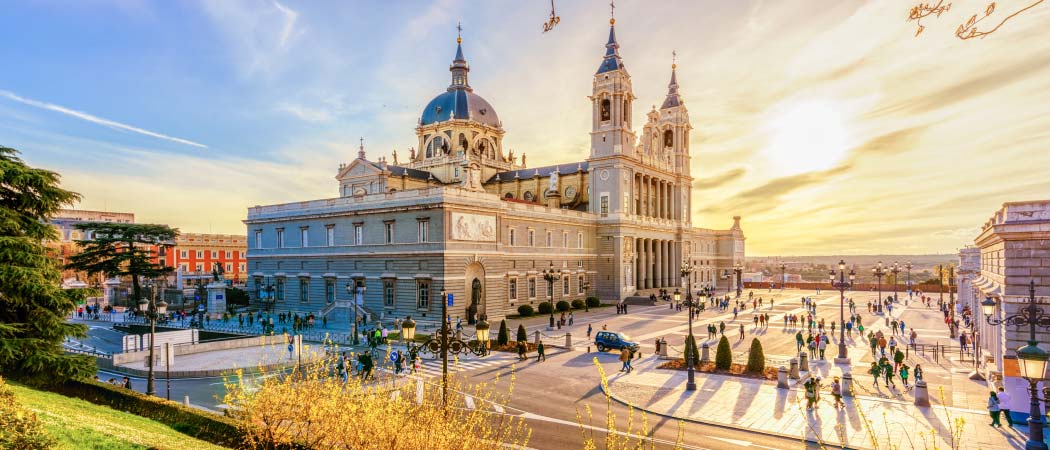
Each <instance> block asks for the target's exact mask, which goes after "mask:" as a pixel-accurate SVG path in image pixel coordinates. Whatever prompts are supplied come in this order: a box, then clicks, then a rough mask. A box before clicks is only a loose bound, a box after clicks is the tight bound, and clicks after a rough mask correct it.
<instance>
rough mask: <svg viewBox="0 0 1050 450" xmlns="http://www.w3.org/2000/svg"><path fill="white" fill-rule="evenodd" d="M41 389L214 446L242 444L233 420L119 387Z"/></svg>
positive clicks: (82, 384) (90, 384) (84, 384)
mask: <svg viewBox="0 0 1050 450" xmlns="http://www.w3.org/2000/svg"><path fill="white" fill-rule="evenodd" d="M43 389H46V390H49V391H51V392H55V393H58V394H62V395H65V396H67V397H74V398H79V399H81V400H85V401H88V402H91V403H94V404H96V405H102V406H108V407H110V408H113V409H116V410H119V411H124V412H128V413H131V414H135V415H137V416H142V417H145V418H147V419H151V420H155V421H157V422H161V423H165V424H168V425H170V426H171V428H172V429H174V430H176V431H178V432H180V433H182V434H186V435H189V436H193V437H195V438H197V439H200V440H203V441H208V442H211V443H213V444H216V445H221V446H225V447H233V448H238V447H240V445H241V444H242V443H243V442H244V433H243V432H242V430H241V424H240V423H239V422H238V421H236V420H234V419H231V418H229V417H224V416H220V415H218V414H213V413H210V412H207V411H202V410H199V409H195V408H190V407H187V406H183V405H181V404H179V403H176V402H173V401H168V400H164V399H162V398H160V397H151V396H147V395H145V394H141V393H138V392H135V391H132V390H129V389H125V388H123V387H117V386H112V385H109V384H106V383H100V382H96V381H80V380H69V381H66V382H64V383H61V384H55V385H50V386H43Z"/></svg>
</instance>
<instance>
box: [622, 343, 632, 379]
mask: <svg viewBox="0 0 1050 450" xmlns="http://www.w3.org/2000/svg"><path fill="white" fill-rule="evenodd" d="M620 362H621V363H623V365H622V366H621V367H620V372H627V373H631V350H630V349H628V348H627V347H624V348H622V349H620Z"/></svg>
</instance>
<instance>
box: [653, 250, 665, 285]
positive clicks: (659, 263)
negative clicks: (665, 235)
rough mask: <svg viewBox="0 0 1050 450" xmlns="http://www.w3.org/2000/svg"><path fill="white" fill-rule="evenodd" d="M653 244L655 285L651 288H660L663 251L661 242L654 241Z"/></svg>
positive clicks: (662, 275) (662, 270)
mask: <svg viewBox="0 0 1050 450" xmlns="http://www.w3.org/2000/svg"><path fill="white" fill-rule="evenodd" d="M654 243H655V247H656V277H655V278H656V285H655V286H653V287H655V288H661V287H663V283H664V279H663V278H664V259H663V257H664V251H663V250H664V249H663V245H662V241H659V240H656V241H654Z"/></svg>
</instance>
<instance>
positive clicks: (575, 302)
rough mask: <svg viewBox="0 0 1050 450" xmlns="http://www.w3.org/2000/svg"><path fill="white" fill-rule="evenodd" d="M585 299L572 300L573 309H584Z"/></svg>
mask: <svg viewBox="0 0 1050 450" xmlns="http://www.w3.org/2000/svg"><path fill="white" fill-rule="evenodd" d="M583 305H584V303H583V300H580V299H576V300H573V301H572V309H583Z"/></svg>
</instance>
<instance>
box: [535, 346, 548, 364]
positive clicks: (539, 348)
mask: <svg viewBox="0 0 1050 450" xmlns="http://www.w3.org/2000/svg"><path fill="white" fill-rule="evenodd" d="M546 360H547V355H546V354H545V353H544V352H543V341H539V342H538V343H537V344H536V362H540V361H546Z"/></svg>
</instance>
